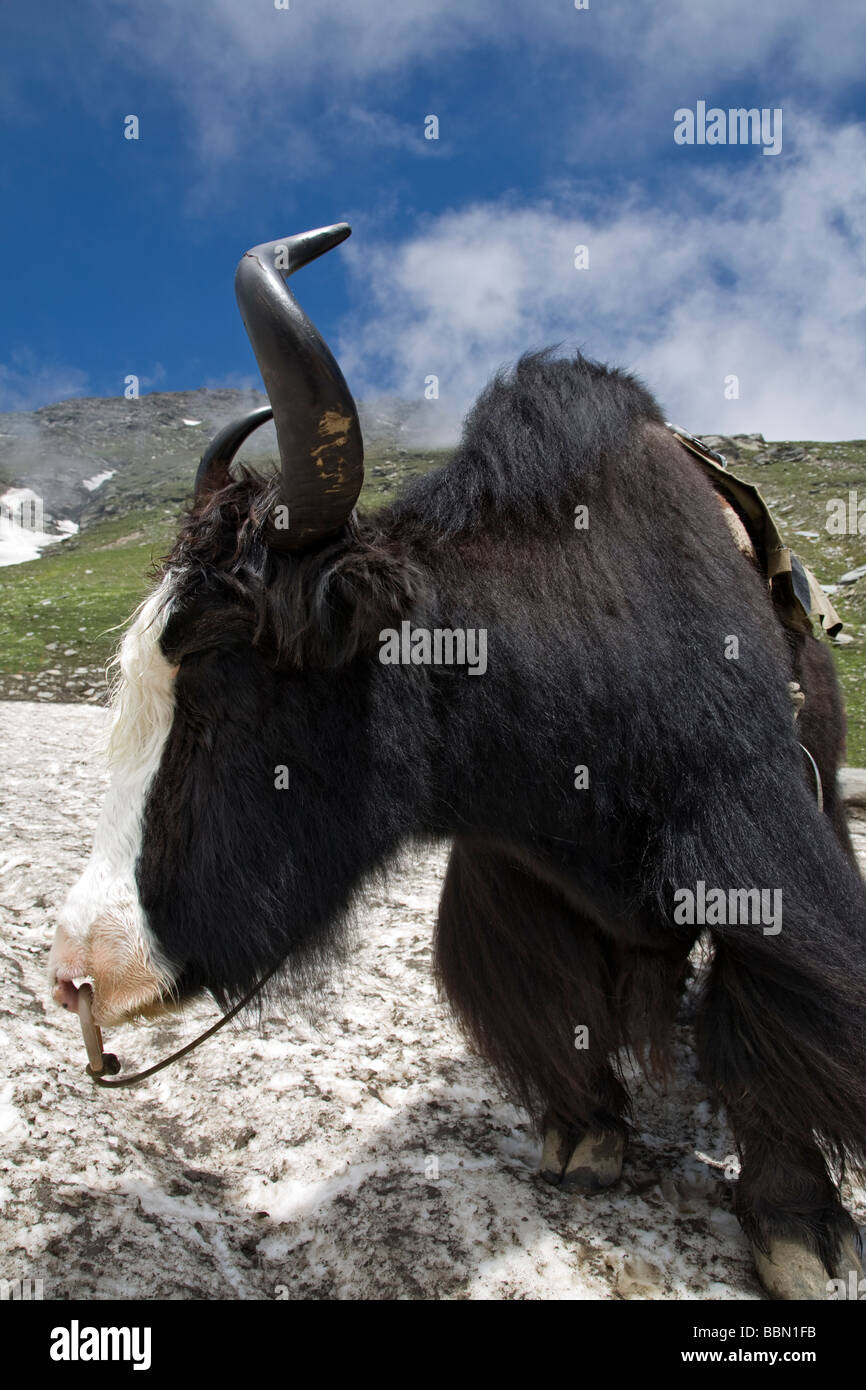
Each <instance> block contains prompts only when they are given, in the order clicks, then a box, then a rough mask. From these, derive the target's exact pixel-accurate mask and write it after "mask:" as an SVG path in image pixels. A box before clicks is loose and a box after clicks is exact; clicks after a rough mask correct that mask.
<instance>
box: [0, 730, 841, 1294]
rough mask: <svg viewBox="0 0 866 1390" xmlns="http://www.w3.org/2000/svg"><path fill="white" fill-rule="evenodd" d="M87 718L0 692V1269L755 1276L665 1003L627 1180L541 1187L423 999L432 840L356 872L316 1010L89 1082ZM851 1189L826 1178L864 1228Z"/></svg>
mask: <svg viewBox="0 0 866 1390" xmlns="http://www.w3.org/2000/svg"><path fill="white" fill-rule="evenodd" d="M103 717H104V716H103V712H102V711H101V710H99V709H96V708H94V707H92V706H87V705H37V704H26V703H16V704H5V705H4V704H0V744H2V746H3V748H4V777H3V779H2V782H0V820H3V819H4V818H5V822H6V824H7V826H8V828H7V829H6V830H5V832H4V837H3V855H4V859H3V868H4V872H3V874H2V877H0V970H2V973H3V978H4V981H5V987H4V1016H3V1020H2V1027H3V1032H4V1034H5V1037H0V1078H2V1079H0V1183H2V1188H0V1248H2V1249H3V1251H4V1259H3V1262H2V1271H0V1272H2V1273H3V1276H4V1277H5V1278H9V1279H12V1278H19V1277H26V1276H28V1275H29V1276H32V1277H39V1278H42V1279H43V1281H44V1293H45V1298H46V1299H69V1298H95V1299H110V1298H122V1299H132V1298H135V1299H151V1298H169V1299H186V1298H193V1299H201V1298H205V1299H235V1298H243V1299H260V1300H264V1299H273V1298H285V1297H288V1298H319V1299H325V1298H329V1299H330V1298H337V1299H362V1298H372V1299H414V1298H420V1299H544V1300H549V1299H568V1300H588V1301H593V1300H599V1299H611V1298H615V1299H696V1300H701V1299H722V1300H749V1299H758V1298H761V1297H762V1295H761V1292H760V1289H759V1286H758V1284H757V1282H756V1279H755V1276H754V1273H753V1270H752V1263H751V1257H750V1253H749V1250H748V1246H747V1243H746V1241H745V1238H744V1237H743V1234H742V1232H741V1231H740V1228H739V1225H738V1223H737V1221H736V1219H735V1217H734V1215H733V1213H732V1210H731V1184H730V1182H729V1180H728V1177H727V1176H726V1168H728V1166H729V1164H730V1162H731V1155H732V1154H733V1152H734V1145H733V1140H732V1137H731V1135H730V1133H729V1131H728V1129H727V1125H726V1123H725V1121H724V1118H723V1116H722V1115H720V1113H719V1111H718V1110H717V1109H716V1107H715V1104H714V1102H713V1100H712V1098H711V1097H710V1095H709V1094H708V1092H707V1090H706V1088H705V1086H704V1084H703V1082H702V1081H701V1079H700V1077H699V1075H698V1072H697V1064H696V1059H695V1055H694V1051H693V1046H692V1035H691V1029H690V1026H689V1024H688V1022H687V1021H683V1022H682V1024H681V1025H679V1026H678V1028H677V1049H676V1076H675V1083H674V1085H673V1087H672V1090H671V1092H670V1094H668V1095H667V1096H662V1095H658V1094H656V1093H654V1092H653V1091H652V1090H650V1088H649V1087H648V1086H647V1085H646V1084H645V1083H644V1082H643V1081H641V1080H640V1079H638V1078H633V1081H632V1083H631V1089H632V1094H633V1098H634V1112H635V1130H634V1134H633V1137H632V1140H631V1142H630V1145H629V1148H628V1151H627V1157H626V1168H625V1174H624V1178H623V1181H622V1183H621V1184H620V1185H619V1186H618V1187H616V1188H614V1189H611V1190H610V1191H608V1192H606V1193H601V1194H599V1195H598V1196H595V1197H581V1196H577V1195H573V1194H572V1195H566V1194H563V1193H561V1192H559V1191H557V1190H556V1189H555V1188H551V1187H549V1186H547V1185H546V1184H545V1183H544V1182H542V1181H541V1180H540V1178H539V1177H538V1174H537V1171H536V1170H537V1164H538V1158H539V1153H540V1144H539V1142H538V1140H537V1139H536V1138H535V1137H534V1136H533V1135H532V1133H531V1132H530V1129H529V1127H528V1124H527V1122H526V1117H525V1115H524V1114H523V1112H522V1111H521V1110H519V1109H518V1108H516V1107H515V1106H513V1105H512V1104H511V1103H510V1102H509V1101H508V1100H507V1099H506V1098H505V1097H503V1096H502V1095H501V1094H500V1092H499V1091H498V1089H497V1086H496V1083H495V1081H494V1079H493V1078H492V1077H491V1075H490V1073H489V1072H488V1070H487V1069H486V1067H484V1066H483V1065H482V1064H481V1063H480V1062H479V1061H478V1060H477V1059H476V1058H475V1057H473V1056H472V1055H471V1054H470V1053H469V1052H468V1051H467V1049H466V1048H465V1046H464V1044H463V1042H462V1040H461V1038H460V1035H459V1033H458V1031H457V1029H456V1028H455V1026H454V1024H453V1022H452V1021H451V1019H450V1017H449V1015H448V1012H447V1010H446V1009H445V1007H444V1006H443V1004H442V1002H441V1001H440V1000H439V999H438V998H437V995H436V991H435V988H434V984H433V980H432V978H431V972H430V947H431V936H432V929H433V922H434V917H435V908H436V900H437V895H438V891H439V886H440V882H441V875H442V870H443V865H444V860H445V852H444V850H443V849H442V848H441V847H435V846H431V847H429V848H427V849H419V850H416V851H414V852H413V853H412V854H411V855H409V856H407V858H406V860H405V861H404V863H403V864H402V865H401V866H399V867H398V868H396V869H395V871H394V873H393V875H392V877H391V879H390V881H389V882H388V883H387V884H385V885H382V884H376V885H373V886H371V887H370V888H369V889H368V890H367V892H366V894H365V898H364V906H363V910H362V911H361V913H360V920H359V922H358V927H357V941H356V944H355V946H354V948H353V950H352V954H351V959H350V961H349V963H348V965H347V966H346V968H345V970H344V972H343V974H342V976H341V977H340V976H338V977H335V978H334V979H333V980H332V981H331V982H330V983H329V984H328V985H327V986H326V987H325V988H323V990H322V991H321V995H320V997H319V998H318V1000H317V1001H316V1002H317V1013H316V1017H315V1018H314V1019H310V1018H308V1017H305V1016H301V1015H300V1014H299V1013H298V1012H297V1011H296V1010H294V1009H293V1008H292V1007H291V1005H290V1003H289V1002H287V1003H285V1004H283V1005H276V1004H271V1005H268V1006H266V1008H265V1009H264V1010H263V1013H262V1016H261V1017H258V1016H257V1015H256V1014H255V1013H252V1012H251V1013H250V1014H249V1015H248V1016H247V1017H246V1019H245V1021H244V1022H243V1023H241V1022H235V1023H232V1024H230V1025H229V1027H228V1028H227V1029H226V1030H225V1031H224V1032H223V1033H222V1034H221V1035H220V1036H219V1038H215V1039H213V1040H211V1041H209V1042H208V1043H205V1044H204V1045H203V1046H202V1047H201V1048H200V1049H199V1050H197V1051H196V1052H194V1053H193V1054H192V1055H191V1056H189V1057H188V1058H184V1059H183V1060H182V1061H181V1062H179V1063H176V1064H175V1065H174V1066H172V1067H171V1068H169V1069H168V1070H167V1071H165V1072H162V1073H160V1074H159V1075H158V1076H157V1077H155V1078H154V1079H153V1080H152V1081H150V1082H147V1083H145V1084H144V1085H143V1086H142V1087H141V1088H139V1089H135V1090H132V1091H123V1092H120V1093H117V1094H111V1093H110V1092H107V1091H101V1090H96V1089H94V1088H93V1087H92V1086H91V1084H90V1082H89V1080H88V1079H87V1077H86V1076H85V1074H84V1064H85V1060H86V1059H85V1054H84V1048H83V1045H82V1041H81V1036H80V1031H79V1029H78V1026H77V1021H76V1020H75V1019H74V1018H73V1017H69V1016H66V1015H63V1014H61V1013H60V1012H59V1011H58V1010H57V1009H56V1008H55V1007H54V1006H53V1005H52V1004H51V1001H50V999H49V997H48V992H47V989H46V984H45V978H44V977H45V964H46V960H47V955H48V948H49V944H50V940H51V935H52V931H53V920H54V905H56V904H57V903H59V902H60V901H61V900H62V898H63V896H64V895H65V892H66V890H67V888H68V887H69V885H70V884H71V883H72V881H73V880H74V878H75V876H76V874H77V873H78V872H79V871H80V869H81V867H82V866H83V863H84V860H85V857H86V854H87V851H88V848H89V842H90V837H91V834H92V830H93V826H94V824H95V819H96V812H97V807H98V804H99V801H100V797H101V794H102V789H103V778H102V774H101V771H100V765H99V762H98V759H97V756H96V754H95V751H94V746H95V744H96V740H97V736H98V734H99V730H100V727H101V723H102V719H103ZM58 765H59V768H60V771H59V773H58V772H57V771H56V768H57V766H58ZM52 769H55V770H54V771H52ZM861 848H864V849H866V845H863V844H862V843H861ZM215 1016H216V1010H215V1008H214V1006H213V1004H212V1003H208V1002H205V1001H202V1002H199V1003H196V1004H195V1005H193V1006H191V1007H190V1008H188V1009H187V1010H186V1011H185V1012H184V1013H183V1014H182V1015H175V1016H172V1017H171V1018H169V1019H167V1020H163V1021H161V1022H154V1023H151V1024H142V1025H138V1026H130V1027H126V1028H120V1029H114V1030H112V1031H111V1032H110V1033H109V1034H108V1035H107V1037H106V1047H107V1048H108V1049H109V1050H112V1051H115V1052H117V1053H118V1054H119V1056H120V1057H121V1060H122V1062H123V1065H124V1069H125V1070H130V1069H133V1068H137V1067H139V1066H142V1065H144V1064H145V1063H146V1062H148V1061H152V1060H155V1059H157V1058H158V1057H162V1056H164V1055H165V1054H166V1053H167V1052H169V1051H171V1050H174V1049H175V1048H177V1047H179V1046H180V1045H181V1044H182V1043H183V1042H186V1041H189V1040H191V1039H192V1038H193V1037H195V1036H196V1035H197V1034H198V1033H199V1032H200V1031H201V1030H202V1029H203V1028H204V1027H205V1026H207V1024H208V1023H210V1022H212V1021H213V1020H214V1018H215ZM729 1171H730V1170H729ZM864 1198H866V1194H864V1193H862V1192H858V1193H852V1192H850V1191H849V1192H848V1194H847V1200H848V1205H849V1207H850V1209H851V1210H852V1211H854V1212H855V1213H856V1214H857V1215H858V1218H859V1219H860V1220H861V1221H862V1220H863V1219H864V1217H866V1201H864ZM167 1252H169V1253H168V1254H167Z"/></svg>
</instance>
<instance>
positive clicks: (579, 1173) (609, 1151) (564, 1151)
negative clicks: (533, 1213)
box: [541, 1128, 625, 1192]
mask: <svg viewBox="0 0 866 1390" xmlns="http://www.w3.org/2000/svg"><path fill="white" fill-rule="evenodd" d="M624 1153H625V1137H624V1136H623V1135H622V1134H615V1133H613V1132H612V1131H610V1130H604V1131H600V1132H596V1133H590V1134H585V1135H584V1137H583V1138H582V1139H581V1140H580V1142H579V1143H578V1144H575V1145H573V1146H572V1144H571V1142H570V1140H568V1139H567V1138H566V1137H565V1136H564V1135H563V1133H562V1131H561V1130H558V1129H555V1128H552V1129H549V1130H548V1131H547V1133H546V1134H545V1136H544V1148H543V1150H542V1153H541V1175H542V1177H543V1178H545V1179H546V1180H547V1182H552V1183H557V1184H558V1185H559V1186H560V1187H566V1188H576V1189H578V1190H579V1191H582V1192H600V1191H602V1189H603V1188H605V1187H612V1186H613V1184H614V1183H615V1182H618V1181H619V1179H620V1177H621V1176H622V1161H623V1155H624Z"/></svg>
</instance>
